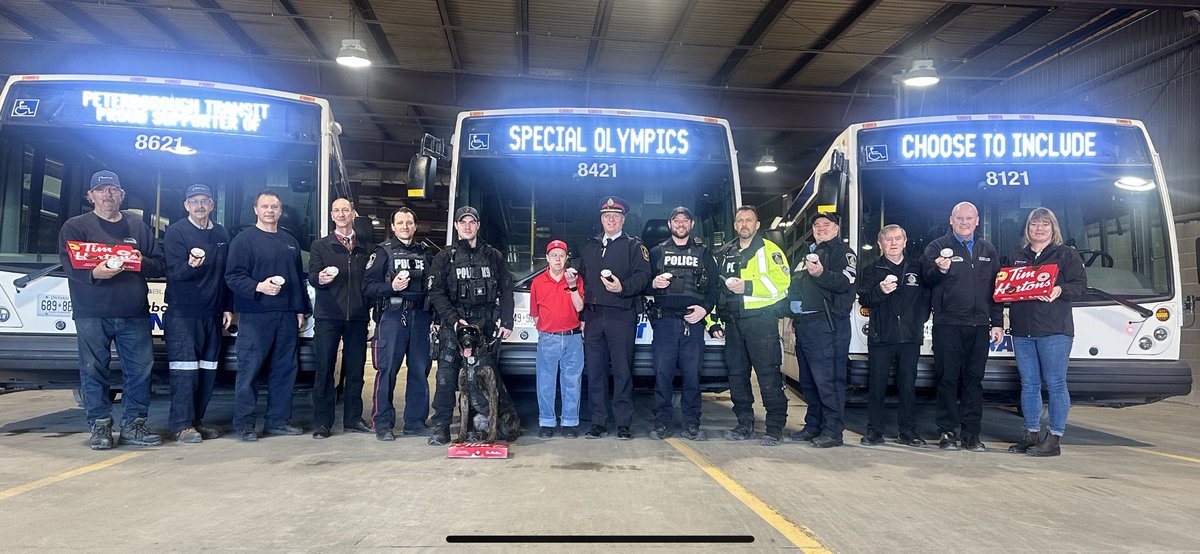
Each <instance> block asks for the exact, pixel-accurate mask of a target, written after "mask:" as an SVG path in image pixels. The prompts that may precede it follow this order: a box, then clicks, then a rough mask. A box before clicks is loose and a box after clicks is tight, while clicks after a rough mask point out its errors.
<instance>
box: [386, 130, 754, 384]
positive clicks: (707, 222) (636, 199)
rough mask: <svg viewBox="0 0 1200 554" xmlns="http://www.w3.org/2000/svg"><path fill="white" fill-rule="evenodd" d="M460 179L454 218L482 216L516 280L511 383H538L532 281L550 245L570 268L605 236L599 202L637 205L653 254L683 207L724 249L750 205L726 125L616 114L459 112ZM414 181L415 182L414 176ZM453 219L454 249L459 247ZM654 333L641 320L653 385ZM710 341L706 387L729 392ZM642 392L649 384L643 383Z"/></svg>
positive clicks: (645, 365)
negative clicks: (465, 210) (740, 209)
mask: <svg viewBox="0 0 1200 554" xmlns="http://www.w3.org/2000/svg"><path fill="white" fill-rule="evenodd" d="M451 145H452V153H451V155H450V158H451V171H450V209H449V213H450V214H453V213H454V211H455V210H456V209H457V208H458V207H460V206H465V205H470V206H474V207H475V208H477V209H478V210H479V213H480V215H481V218H482V221H481V225H480V231H479V236H480V238H481V239H482V240H483V241H485V242H487V243H488V244H490V245H492V246H493V247H495V248H497V249H499V250H500V251H501V252H503V253H504V254H505V255H506V257H507V261H508V267H509V270H510V271H511V272H512V274H513V277H514V280H515V282H516V289H517V292H516V319H515V323H514V327H515V329H513V333H512V335H511V336H510V337H509V338H508V339H507V340H506V341H505V342H504V343H503V345H502V347H501V348H500V355H499V365H500V370H501V372H502V373H503V374H504V375H505V376H506V377H509V376H513V377H518V378H521V377H529V378H532V377H534V376H535V375H536V371H535V359H536V358H535V350H536V346H537V330H536V328H535V327H534V322H533V320H532V319H531V318H530V317H529V284H530V281H531V280H532V279H533V277H534V276H536V275H537V274H538V273H540V272H542V271H544V270H545V268H546V256H545V252H546V244H547V243H549V242H550V241H551V240H553V239H561V240H564V241H566V243H567V245H568V246H569V248H570V255H571V257H572V260H571V263H572V264H575V263H577V261H578V259H577V256H578V255H579V252H580V250H581V248H582V247H583V245H584V244H585V243H586V242H587V240H588V239H589V238H591V237H594V236H596V235H598V234H600V233H601V230H600V213H599V209H600V202H601V200H602V199H603V197H605V196H609V195H616V196H619V197H622V198H624V199H625V200H626V201H627V202H628V203H629V205H630V206H629V212H628V214H627V215H626V216H625V228H624V229H625V232H626V233H629V234H631V235H636V236H639V237H640V238H641V239H642V241H643V242H644V243H645V244H646V247H647V248H652V247H653V246H654V245H656V244H658V243H659V242H661V241H663V240H665V239H667V238H668V237H669V236H670V231H669V229H668V228H667V216H668V215H669V214H670V212H671V209H672V208H674V207H676V206H681V205H682V206H687V207H688V208H689V209H691V211H692V213H693V214H694V215H695V218H696V219H695V227H694V228H693V230H692V232H693V234H694V236H698V237H700V238H702V239H703V240H704V242H705V244H708V245H710V246H713V247H714V248H715V247H717V246H720V245H721V244H722V243H724V242H725V241H726V240H728V239H729V238H731V237H732V235H731V234H730V233H732V230H733V215H734V211H735V209H736V208H737V206H738V205H739V204H740V202H741V192H740V182H739V177H738V166H737V151H736V150H735V149H734V146H733V135H732V133H731V131H730V127H729V123H728V122H727V121H725V120H723V119H718V118H713V117H700V116H692V115H681V114H672V113H662V112H650V111H638V110H617V109H584V108H579V109H573V108H553V109H511V110H484V111H468V112H462V113H460V114H459V115H458V118H457V122H456V124H455V131H454V136H453V137H452V139H451ZM410 180H411V179H410ZM450 218H451V217H450V216H449V215H448V216H447V224H448V225H447V227H448V228H447V234H446V243H447V244H449V243H450V241H452V240H453V239H454V225H453V222H452V221H449V219H450ZM652 335H653V329H652V328H651V327H650V325H649V324H648V323H647V321H646V319H645V318H644V317H643V318H641V320H640V322H639V324H638V329H637V338H636V348H635V355H634V376H635V379H636V380H637V381H640V383H641V384H645V383H646V381H647V378H652V377H653V375H654V370H653V367H652V362H651V356H650V341H651V339H652ZM723 344H724V341H722V340H717V339H713V338H711V337H708V338H707V339H706V345H705V351H704V357H703V367H702V370H701V386H702V387H704V388H706V389H708V390H723V389H725V388H726V387H727V386H728V378H727V377H726V375H727V372H726V370H725V362H724V354H723V350H722V346H723ZM639 386H640V385H639Z"/></svg>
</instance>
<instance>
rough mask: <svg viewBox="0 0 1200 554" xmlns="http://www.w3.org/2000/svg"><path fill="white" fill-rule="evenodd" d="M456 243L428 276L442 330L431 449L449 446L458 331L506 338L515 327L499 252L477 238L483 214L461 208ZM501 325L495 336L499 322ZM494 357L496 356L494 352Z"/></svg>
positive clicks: (508, 277)
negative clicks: (465, 329)
mask: <svg viewBox="0 0 1200 554" xmlns="http://www.w3.org/2000/svg"><path fill="white" fill-rule="evenodd" d="M454 230H455V231H457V232H458V240H457V241H455V242H454V244H451V245H450V246H448V247H446V249H445V250H442V251H441V252H438V254H437V256H434V258H433V265H432V269H431V270H430V273H432V276H433V280H432V281H431V282H430V286H429V300H430V302H431V303H432V304H433V308H434V310H435V312H436V315H437V318H438V321H439V322H440V324H441V335H440V336H441V347H442V352H441V356H440V357H438V369H437V378H436V380H437V388H436V389H435V391H434V395H433V431H432V433H430V435H429V444H430V445H434V446H439V445H444V444H447V443H449V442H450V420H451V418H452V417H453V415H454V391H455V389H456V388H457V387H458V369H459V368H458V364H459V362H460V361H461V359H462V355H461V354H460V353H459V349H458V337H457V335H456V333H455V330H456V329H457V328H458V326H460V325H476V326H478V327H479V330H480V331H481V332H482V335H483V336H484V337H492V336H497V335H498V336H499V337H500V339H504V338H506V337H508V335H509V334H511V333H512V327H513V280H512V274H511V273H509V272H508V264H507V263H506V262H505V260H504V255H503V254H501V253H500V251H499V250H496V249H495V248H492V247H491V246H488V245H487V244H486V243H484V242H483V241H482V240H480V238H479V211H478V210H476V209H475V208H473V207H471V206H463V207H461V208H459V209H458V210H456V211H455V212H454ZM497 319H498V320H500V327H499V330H497V327H496V320H497ZM493 354H496V353H495V352H493Z"/></svg>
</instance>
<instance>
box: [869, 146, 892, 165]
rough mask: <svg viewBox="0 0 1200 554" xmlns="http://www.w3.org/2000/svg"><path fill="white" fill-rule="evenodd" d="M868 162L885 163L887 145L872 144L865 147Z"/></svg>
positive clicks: (886, 159)
mask: <svg viewBox="0 0 1200 554" xmlns="http://www.w3.org/2000/svg"><path fill="white" fill-rule="evenodd" d="M866 153H867V161H868V162H886V161H888V155H887V145H886V144H872V145H870V146H867V147H866Z"/></svg>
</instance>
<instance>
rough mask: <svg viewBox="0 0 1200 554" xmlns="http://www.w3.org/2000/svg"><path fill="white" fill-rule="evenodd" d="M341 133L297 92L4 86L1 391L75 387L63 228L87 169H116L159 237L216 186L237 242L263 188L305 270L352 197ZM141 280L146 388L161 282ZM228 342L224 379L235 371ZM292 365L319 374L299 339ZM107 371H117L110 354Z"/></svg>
mask: <svg viewBox="0 0 1200 554" xmlns="http://www.w3.org/2000/svg"><path fill="white" fill-rule="evenodd" d="M339 130H340V127H339V126H338V125H337V123H335V122H334V120H333V116H332V114H331V113H330V110H329V103H328V102H327V101H325V100H323V99H320V98H314V97H311V96H306V95H301V94H292V93H286V92H279V91H274V90H265V89H259V88H252V87H245V86H237V85H226V84H221V83H212V82H204V81H190V80H182V79H163V78H156V77H132V76H109V75H15V76H12V77H11V78H9V80H8V82H7V83H6V84H5V85H4V89H3V92H2V93H0V387H32V388H75V387H78V386H79V362H78V353H77V349H76V344H75V326H74V322H73V321H72V320H71V298H70V295H69V293H68V291H67V281H66V277H65V276H64V274H63V273H62V271H61V268H60V266H59V257H58V232H59V228H60V227H61V226H62V224H63V223H64V222H65V221H66V220H67V219H68V218H71V217H73V216H76V215H79V214H81V213H86V212H88V211H90V210H91V206H90V205H89V204H88V203H87V202H86V198H85V194H86V192H87V187H88V179H89V177H90V176H91V174H92V173H93V172H95V171H98V170H101V169H108V170H112V171H115V172H116V173H117V174H118V175H119V176H120V177H121V183H122V186H123V188H124V189H125V203H124V204H123V205H122V208H123V211H124V212H125V214H126V216H127V217H129V216H132V217H139V218H141V219H142V221H144V222H145V223H146V224H147V225H148V226H149V227H150V228H151V229H152V230H153V231H154V233H155V236H156V237H158V238H160V239H161V237H162V234H163V231H164V230H165V229H166V227H167V225H169V224H170V223H171V222H172V221H176V220H177V219H179V218H182V217H187V214H186V212H185V211H184V209H183V191H184V189H185V188H186V187H187V186H189V185H192V184H195V183H203V184H206V185H208V186H209V187H211V188H212V189H213V191H214V193H215V195H216V198H215V199H214V200H215V202H216V206H215V207H214V213H213V215H212V218H213V220H214V221H216V222H217V223H220V224H222V225H224V226H225V227H226V228H227V229H229V231H230V233H231V234H236V233H237V232H238V231H240V230H241V229H244V228H246V227H248V226H251V225H254V222H255V216H254V211H253V204H254V198H255V196H256V195H257V193H258V192H259V191H261V190H264V189H270V190H272V191H275V192H276V193H278V194H279V196H280V198H281V199H282V200H283V206H284V213H283V216H282V217H281V220H280V227H281V229H282V230H283V231H284V232H287V233H289V234H291V235H292V236H293V237H295V238H296V240H297V242H299V244H300V246H301V249H302V250H303V251H304V252H303V254H304V256H305V262H306V263H307V251H308V247H309V245H310V244H311V243H312V241H313V240H314V239H315V238H317V237H318V236H319V235H324V234H325V230H326V223H327V222H328V221H329V218H328V210H329V204H330V202H331V199H332V198H335V197H337V196H348V187H347V186H346V181H345V178H344V177H343V176H344V175H345V168H344V165H343V163H342V156H341V150H340V147H339V145H338V140H337V135H338V132H339ZM149 284H150V298H149V300H150V311H151V313H149V314H147V316H148V317H150V318H151V319H152V320H153V322H154V333H155V335H156V338H155V341H154V349H155V374H154V385H155V386H157V387H165V386H166V383H167V380H166V377H167V373H166V372H167V369H166V367H167V365H166V353H165V346H164V344H163V341H162V340H161V335H162V314H163V310H164V309H165V308H166V305H165V303H164V302H163V288H164V284H165V282H164V281H163V280H162V279H156V280H151V282H150V283H149ZM307 327H308V328H306V329H304V330H303V333H304V336H307V337H311V335H312V331H311V327H312V324H311V322H310V323H308V324H307ZM232 340H233V339H232V338H230V339H229V340H228V341H227V344H226V345H225V346H226V350H225V353H224V356H223V363H222V365H221V368H222V369H234V368H235V367H236V357H235V356H234V354H233V350H232ZM300 362H301V368H302V369H307V370H311V369H312V367H313V356H312V345H311V340H310V339H304V338H302V340H301V346H300ZM112 367H113V369H114V370H116V369H119V368H120V364H119V362H118V361H117V359H116V356H115V355H114V357H113V363H112ZM114 382H115V383H120V382H121V381H120V379H119V378H118V379H115V380H114Z"/></svg>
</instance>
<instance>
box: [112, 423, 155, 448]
mask: <svg viewBox="0 0 1200 554" xmlns="http://www.w3.org/2000/svg"><path fill="white" fill-rule="evenodd" d="M117 442H118V443H119V444H132V445H133V446H158V445H160V444H162V442H163V440H162V437H160V436H158V435H156V434H154V431H151V430H150V427H149V426H147V425H146V418H144V417H139V418H135V419H134V420H133V421H126V422H125V423H122V424H121V436H120V437H119V438H118V439H117Z"/></svg>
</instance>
